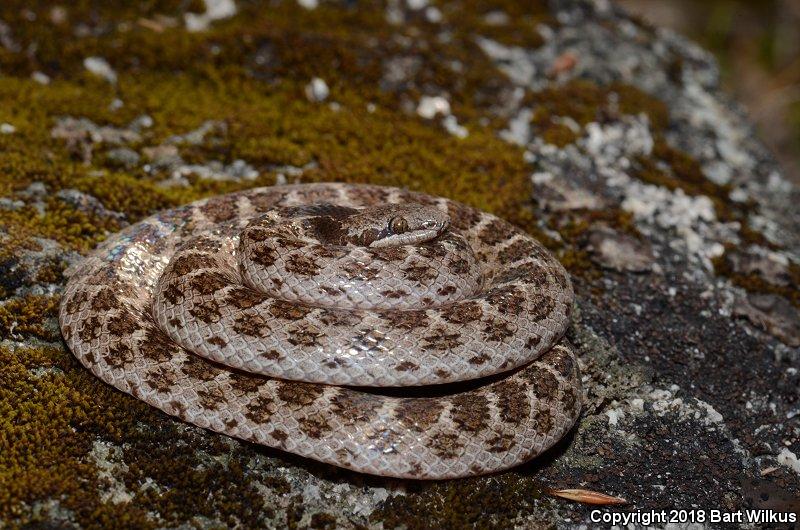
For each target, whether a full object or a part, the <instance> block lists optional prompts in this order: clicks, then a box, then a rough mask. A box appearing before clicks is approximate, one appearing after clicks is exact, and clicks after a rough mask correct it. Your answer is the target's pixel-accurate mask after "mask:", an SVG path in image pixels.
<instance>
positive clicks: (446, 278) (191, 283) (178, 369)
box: [60, 184, 581, 479]
mask: <svg viewBox="0 0 800 530" xmlns="http://www.w3.org/2000/svg"><path fill="white" fill-rule="evenodd" d="M68 274H69V275H70V279H69V281H68V283H67V287H66V290H65V293H64V296H63V299H62V303H61V307H60V323H61V329H62V332H63V335H64V338H65V339H66V342H67V344H68V345H69V347H70V348H71V350H72V351H73V353H74V354H75V356H76V357H77V358H78V359H79V360H80V362H81V363H82V364H83V365H84V366H86V367H87V368H88V369H89V370H91V371H92V372H93V373H94V374H95V375H96V376H97V377H99V378H100V379H102V380H103V381H105V382H107V383H109V384H111V385H113V386H114V387H116V388H118V389H119V390H122V391H123V392H127V393H129V394H132V395H133V396H135V397H137V398H139V399H141V400H143V401H145V402H147V403H149V404H150V405H153V406H155V407H157V408H159V409H161V410H162V411H164V412H166V413H168V414H171V415H174V416H178V417H179V418H181V419H183V420H185V421H188V422H191V423H193V424H195V425H199V426H201V427H204V428H208V429H212V430H214V431H218V432H221V433H225V434H228V435H230V436H235V437H237V438H242V439H245V440H249V441H252V442H256V443H259V444H263V445H267V446H272V447H276V448H279V449H283V450H286V451H290V452H292V453H296V454H299V455H303V456H306V457H310V458H313V459H316V460H320V461H323V462H328V463H331V464H334V465H337V466H342V467H346V468H350V469H354V470H356V471H361V472H365V473H372V474H377V475H387V476H394V477H409V478H426V479H437V478H452V477H461V476H467V475H477V474H483V473H489V472H493V471H497V470H501V469H505V468H508V467H511V466H514V465H516V464H519V463H521V462H524V461H526V460H528V459H530V458H533V457H534V456H536V455H538V454H539V453H541V452H542V451H544V450H546V449H547V448H548V447H550V446H551V445H553V444H554V443H555V442H556V441H558V440H559V439H560V438H561V437H562V436H563V435H564V434H565V433H566V432H567V431H568V430H569V429H570V427H571V426H572V425H573V423H574V422H575V420H576V418H577V416H578V414H579V412H580V407H581V387H580V378H579V372H578V367H577V362H576V360H575V357H574V354H573V352H572V351H571V349H570V346H569V344H568V343H567V342H566V340H565V339H562V336H563V334H564V331H565V329H566V327H567V326H568V324H569V316H570V310H571V306H572V299H573V294H572V287H571V284H570V281H569V278H568V275H567V273H566V272H565V271H564V269H563V268H562V267H561V265H560V264H559V263H558V262H557V261H556V260H555V258H554V257H553V256H552V255H550V253H549V252H547V250H545V249H544V248H543V247H542V246H541V245H540V244H539V243H538V242H537V241H535V240H534V239H532V238H531V237H530V236H528V235H527V234H525V233H524V232H522V231H521V230H519V229H517V228H515V227H514V226H513V225H511V224H509V223H507V222H505V221H503V220H501V219H499V218H497V217H495V216H492V215H489V214H486V213H483V212H480V211H478V210H475V209H473V208H470V207H467V206H465V205H462V204H459V203H456V202H454V201H451V200H448V199H443V198H437V197H432V196H429V195H424V194H421V193H413V192H409V191H405V190H400V189H396V188H386V187H378V186H370V185H347V184H306V185H291V186H275V187H270V188H259V189H253V190H248V191H244V192H239V193H233V194H229V195H223V196H219V197H214V198H211V199H207V200H203V201H199V202H195V203H192V204H189V205H187V206H182V207H179V208H176V209H172V210H169V211H166V212H163V213H160V214H158V215H155V216H153V217H150V218H148V219H145V220H144V221H141V222H139V223H137V224H134V225H132V226H129V227H128V228H126V229H125V230H123V231H122V232H120V233H118V234H116V235H114V236H113V237H111V238H110V239H108V240H107V241H105V242H104V243H103V244H102V245H100V247H99V248H98V249H97V250H95V251H94V252H93V253H92V254H91V255H90V256H89V257H87V258H86V259H85V260H83V261H82V262H81V263H80V264H78V265H77V266H76V267H74V270H72V271H68ZM431 385H432V386H431ZM382 387H401V388H392V389H387V388H382ZM403 387H417V388H403Z"/></svg>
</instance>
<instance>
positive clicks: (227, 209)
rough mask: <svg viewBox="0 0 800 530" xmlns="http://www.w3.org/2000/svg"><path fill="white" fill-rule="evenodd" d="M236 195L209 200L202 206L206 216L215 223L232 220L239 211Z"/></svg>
mask: <svg viewBox="0 0 800 530" xmlns="http://www.w3.org/2000/svg"><path fill="white" fill-rule="evenodd" d="M236 200H237V197H236V196H235V195H233V196H229V197H222V198H220V199H216V200H213V201H209V202H208V203H206V204H204V205H203V206H201V207H200V209H201V210H202V211H203V213H204V214H205V216H206V217H208V218H209V219H211V221H213V222H215V223H220V222H222V221H230V220H231V219H233V218H234V217H236V214H237V213H238V208H237V206H236Z"/></svg>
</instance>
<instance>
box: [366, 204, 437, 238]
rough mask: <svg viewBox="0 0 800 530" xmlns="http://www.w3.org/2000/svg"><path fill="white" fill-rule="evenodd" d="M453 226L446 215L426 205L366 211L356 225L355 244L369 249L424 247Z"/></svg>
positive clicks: (392, 205) (391, 205)
mask: <svg viewBox="0 0 800 530" xmlns="http://www.w3.org/2000/svg"><path fill="white" fill-rule="evenodd" d="M449 226H450V217H449V216H448V215H447V213H446V212H443V211H442V210H439V209H438V208H435V207H433V206H426V205H423V204H386V205H383V206H378V207H375V208H370V209H368V210H365V211H364V213H363V214H361V215H360V216H359V219H358V220H356V221H355V222H354V223H353V229H352V230H351V234H354V235H355V236H356V237H355V238H354V240H355V241H356V242H357V243H358V244H359V245H363V246H365V247H373V248H381V247H396V246H401V245H413V244H418V243H424V242H425V241H429V240H431V239H434V238H435V237H437V236H439V235H440V234H442V233H443V232H444V231H445V230H447V228H448V227H449Z"/></svg>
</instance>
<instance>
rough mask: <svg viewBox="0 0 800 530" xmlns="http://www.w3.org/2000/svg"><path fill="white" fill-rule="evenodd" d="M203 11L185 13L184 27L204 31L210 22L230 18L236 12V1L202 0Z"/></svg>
mask: <svg viewBox="0 0 800 530" xmlns="http://www.w3.org/2000/svg"><path fill="white" fill-rule="evenodd" d="M203 3H204V4H205V7H206V10H205V12H204V13H200V14H197V13H186V14H185V15H184V19H185V21H186V29H188V30H189V31H205V30H207V29H208V27H209V26H210V25H211V23H212V22H215V21H217V20H223V19H226V18H230V17H232V16H233V15H235V14H236V11H237V9H236V3H235V2H234V1H233V0H203Z"/></svg>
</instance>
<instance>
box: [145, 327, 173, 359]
mask: <svg viewBox="0 0 800 530" xmlns="http://www.w3.org/2000/svg"><path fill="white" fill-rule="evenodd" d="M178 351H179V347H178V346H177V345H176V344H175V343H174V342H172V340H170V338H169V337H167V336H166V335H164V334H163V333H162V332H161V331H159V330H156V329H153V328H150V329H148V330H147V331H146V332H145V337H144V339H142V341H141V342H140V343H139V355H141V356H142V357H144V358H145V359H148V360H149V361H152V362H155V363H163V362H166V361H169V360H171V359H172V358H173V357H174V356H175V354H176V353H177V352H178Z"/></svg>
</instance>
